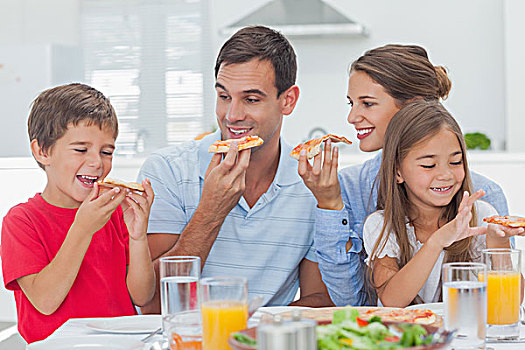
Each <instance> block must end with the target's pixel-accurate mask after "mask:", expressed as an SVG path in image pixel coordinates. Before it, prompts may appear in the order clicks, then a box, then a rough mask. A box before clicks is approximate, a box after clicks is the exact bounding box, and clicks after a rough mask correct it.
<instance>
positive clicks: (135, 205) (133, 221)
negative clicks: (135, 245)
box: [122, 179, 155, 240]
mask: <svg viewBox="0 0 525 350" xmlns="http://www.w3.org/2000/svg"><path fill="white" fill-rule="evenodd" d="M142 186H143V187H144V193H141V194H138V193H136V192H133V191H128V192H127V194H126V199H125V200H124V201H123V202H122V210H123V211H124V222H125V223H126V227H127V228H128V232H129V237H130V238H131V239H134V240H141V239H146V234H147V230H148V218H149V213H150V210H151V205H152V204H153V199H154V197H155V195H154V194H153V188H152V187H151V182H150V181H149V179H146V180H144V181H142Z"/></svg>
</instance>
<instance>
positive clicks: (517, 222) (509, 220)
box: [483, 215, 525, 227]
mask: <svg viewBox="0 0 525 350" xmlns="http://www.w3.org/2000/svg"><path fill="white" fill-rule="evenodd" d="M483 221H485V222H488V223H489V224H498V225H503V226H507V227H525V218H523V217H520V216H512V215H505V216H499V215H494V216H489V217H488V218H484V219H483Z"/></svg>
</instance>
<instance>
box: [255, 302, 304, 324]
mask: <svg viewBox="0 0 525 350" xmlns="http://www.w3.org/2000/svg"><path fill="white" fill-rule="evenodd" d="M301 309H311V308H310V307H306V306H266V307H260V308H258V309H257V311H255V312H254V313H253V315H252V317H250V319H249V320H248V328H250V327H255V326H257V325H258V324H259V321H260V320H261V317H262V315H263V314H272V315H277V314H280V313H283V312H287V311H291V310H301Z"/></svg>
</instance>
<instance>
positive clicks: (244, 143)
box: [208, 135, 264, 153]
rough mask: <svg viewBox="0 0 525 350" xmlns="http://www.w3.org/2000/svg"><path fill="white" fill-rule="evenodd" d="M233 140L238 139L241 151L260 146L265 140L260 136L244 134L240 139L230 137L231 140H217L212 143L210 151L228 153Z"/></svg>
mask: <svg viewBox="0 0 525 350" xmlns="http://www.w3.org/2000/svg"><path fill="white" fill-rule="evenodd" d="M233 141H237V147H238V149H239V151H242V150H243V149H248V148H252V147H256V146H260V145H262V144H263V143H264V140H263V139H261V138H260V137H259V136H255V135H254V136H252V135H248V136H244V137H242V138H240V139H229V140H224V141H223V140H217V141H215V142H214V143H212V144H211V146H210V147H209V148H208V152H209V153H226V152H228V150H229V149H230V145H231V143H232V142H233Z"/></svg>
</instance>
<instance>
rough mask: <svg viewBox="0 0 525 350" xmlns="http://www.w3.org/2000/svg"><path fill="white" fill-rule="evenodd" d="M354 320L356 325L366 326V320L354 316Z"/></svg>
mask: <svg viewBox="0 0 525 350" xmlns="http://www.w3.org/2000/svg"><path fill="white" fill-rule="evenodd" d="M356 321H357V325H358V326H359V327H364V326H367V325H368V321H365V320H363V319H362V318H359V317H358V318H356Z"/></svg>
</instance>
